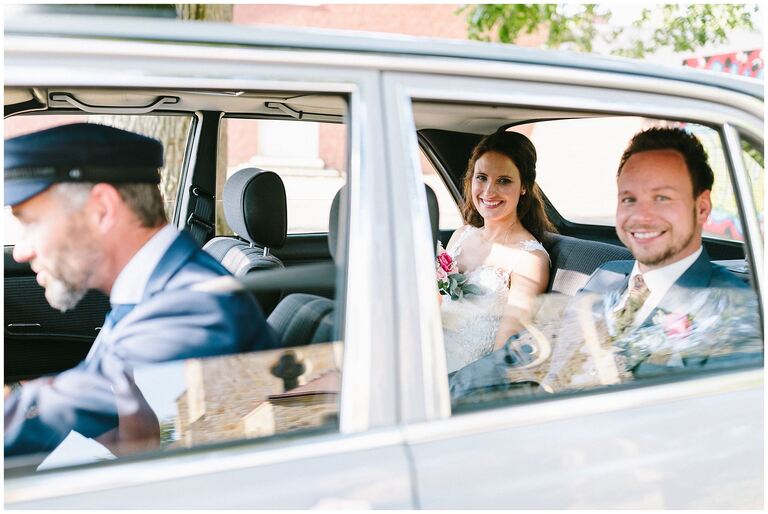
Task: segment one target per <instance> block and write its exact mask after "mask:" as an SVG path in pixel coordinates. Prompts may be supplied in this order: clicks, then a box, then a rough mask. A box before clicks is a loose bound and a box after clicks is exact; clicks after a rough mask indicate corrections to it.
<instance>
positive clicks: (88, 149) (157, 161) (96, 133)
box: [4, 123, 163, 205]
mask: <svg viewBox="0 0 768 514" xmlns="http://www.w3.org/2000/svg"><path fill="white" fill-rule="evenodd" d="M4 151H5V162H4V165H5V205H18V204H20V203H22V202H24V201H26V200H29V199H30V198H32V197H33V196H35V195H37V194H38V193H41V192H43V191H44V190H46V189H48V187H50V186H51V185H53V184H54V183H57V182H109V183H112V184H123V183H150V184H159V183H160V173H159V169H160V167H162V165H163V145H162V144H161V143H160V141H157V140H156V139H152V138H150V137H146V136H142V135H140V134H136V133H134V132H128V131H127V130H122V129H118V128H114V127H109V126H106V125H97V124H94V123H73V124H70V125H61V126H58V127H53V128H49V129H46V130H40V131H37V132H32V133H30V134H25V135H22V136H17V137H14V138H11V139H7V140H6V141H5V148H4Z"/></svg>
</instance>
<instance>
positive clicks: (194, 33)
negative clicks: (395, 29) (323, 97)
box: [5, 12, 764, 100]
mask: <svg viewBox="0 0 768 514" xmlns="http://www.w3.org/2000/svg"><path fill="white" fill-rule="evenodd" d="M136 20H137V19H136V18H133V19H131V20H130V22H126V18H124V17H106V16H99V17H94V16H86V15H71V14H69V15H68V14H56V15H51V14H33V13H23V12H22V13H19V14H12V15H10V16H8V17H7V18H6V20H5V34H6V36H8V35H39V36H45V37H50V36H59V37H80V38H107V39H123V40H137V41H152V42H169V43H194V44H200V43H205V44H219V45H234V46H255V47H265V48H279V49H303V50H325V51H344V52H355V53H366V54H381V55H396V56H414V57H440V58H455V59H470V60H476V61H494V62H509V63H518V64H532V65H537V66H552V67H562V68H569V69H582V70H590V71H602V72H613V73H620V74H623V75H628V76H631V75H634V76H637V77H655V78H661V79H671V80H677V81H683V82H689V83H693V84H701V85H708V86H715V87H719V88H722V89H727V90H731V91H735V92H739V93H742V94H746V95H749V96H752V97H755V98H758V99H760V100H763V98H764V88H763V82H762V81H761V80H757V79H752V78H747V77H741V76H734V75H727V74H724V73H716V72H711V71H708V70H697V69H694V68H690V67H686V66H682V65H681V66H672V65H664V64H658V63H649V62H643V61H641V60H637V59H627V58H619V57H606V56H601V55H596V54H582V53H575V52H565V51H552V50H541V49H534V48H523V47H519V46H515V45H509V44H500V43H485V42H478V41H466V40H451V39H438V38H425V37H416V36H407V35H401V34H381V33H374V32H356V31H346V30H345V31H341V30H329V29H317V28H293V27H292V28H280V27H266V26H258V27H256V26H253V25H236V24H231V23H217V22H195V21H180V20H169V19H162V18H142V19H141V20H140V22H134V21H136ZM201 29H204V30H201Z"/></svg>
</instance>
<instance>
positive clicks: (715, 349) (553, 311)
mask: <svg viewBox="0 0 768 514" xmlns="http://www.w3.org/2000/svg"><path fill="white" fill-rule="evenodd" d="M494 107H496V109H495V111H494V112H495V113H496V112H498V113H499V114H501V113H503V112H504V109H503V108H498V106H494ZM439 109H440V106H439V104H436V103H433V104H422V105H418V103H416V107H415V112H416V115H415V118H416V123H417V126H419V127H420V129H441V130H442V131H443V133H442V135H443V137H442V138H434V139H432V140H430V141H429V142H430V144H431V145H432V146H434V147H435V150H436V151H437V152H439V154H441V155H447V156H450V158H451V159H452V162H451V163H447V165H448V166H452V168H451V170H450V171H451V175H452V176H454V177H457V176H461V174H462V173H463V170H462V169H461V167H462V166H464V165H465V164H463V163H465V162H466V159H468V158H469V153H470V152H471V148H469V147H467V148H466V150H461V151H462V152H463V151H466V153H467V155H466V156H462V155H458V153H459V150H457V149H458V147H459V145H458V144H457V143H456V142H457V141H462V140H468V139H472V138H469V137H464V136H461V137H459V136H450V132H449V131H450V130H455V127H454V126H444V125H443V126H429V125H428V122H429V121H431V120H442V119H444V118H442V117H441V116H440V115H439V114H440V113H439V112H438V111H439ZM482 111H483V109H482V108H477V107H476V106H469V105H468V106H466V108H465V109H462V108H461V107H459V106H458V105H457V104H456V103H452V104H450V114H451V117H450V120H451V121H452V122H453V123H454V125H455V126H459V127H460V126H467V127H471V126H473V125H478V124H481V123H485V122H486V120H485V119H475V116H477V114H475V113H476V112H482ZM509 112H510V113H511V115H510V117H511V118H513V119H511V120H510V124H512V123H513V122H518V123H517V124H516V125H512V127H513V128H510V129H508V130H509V131H513V132H518V133H522V134H523V135H525V136H527V137H528V138H529V139H530V141H531V142H532V143H533V145H534V147H535V149H536V153H537V155H538V160H537V166H536V174H537V181H538V183H539V184H540V186H541V188H542V190H543V191H544V193H545V194H546V195H547V197H548V198H549V200H550V201H551V202H552V204H553V205H554V207H555V208H556V209H557V210H558V211H559V212H560V213H561V214H562V215H563V216H565V217H566V218H567V219H568V220H570V221H574V222H578V223H584V224H589V225H604V226H608V227H615V224H616V211H617V209H616V202H617V185H616V169H617V166H618V164H619V162H620V158H621V155H622V153H623V151H624V148H625V147H626V145H627V144H628V142H629V141H630V140H631V139H632V137H633V136H634V135H635V134H636V133H638V132H640V131H642V130H644V129H647V128H650V127H670V128H681V129H683V130H685V131H687V132H689V133H692V134H694V135H695V136H696V137H697V138H698V139H699V140H700V141H701V143H702V145H703V146H704V148H705V150H706V152H707V154H708V156H709V162H710V165H711V167H712V168H713V171H714V173H715V187H714V188H713V190H712V195H711V196H712V202H713V215H712V216H711V217H710V221H709V222H708V223H707V225H706V226H705V231H704V234H705V235H706V236H708V237H711V238H713V239H715V241H713V242H712V243H711V245H708V251H710V253H711V254H712V255H715V254H717V256H715V257H713V258H715V259H723V264H724V265H726V266H729V267H728V269H729V271H728V272H724V271H722V270H719V271H717V272H716V274H718V277H719V278H718V279H717V280H715V279H712V278H709V277H711V276H712V275H713V271H712V268H711V264H702V265H699V264H695V263H694V264H690V265H689V267H687V269H686V270H685V273H687V275H686V277H687V278H686V279H685V281H684V282H682V283H680V284H677V283H675V284H674V285H673V284H666V286H668V287H669V290H668V292H667V293H666V294H665V295H663V296H662V297H652V296H649V293H648V292H647V291H648V289H647V288H645V292H644V291H643V288H642V287H640V286H638V289H637V291H635V292H633V293H632V294H633V297H632V298H633V299H632V300H631V301H630V300H629V299H628V297H627V294H628V293H625V291H628V290H629V288H628V287H627V284H626V281H627V280H628V279H627V278H626V275H625V273H624V272H626V274H629V273H630V272H631V271H632V264H633V261H632V254H631V253H630V250H631V251H636V252H639V251H641V250H642V248H639V247H638V246H637V245H630V246H631V248H630V249H627V248H624V247H623V246H620V243H619V240H618V239H615V240H614V241H613V245H608V244H605V242H604V241H605V239H604V238H605V237H606V236H605V234H604V231H603V230H600V231H599V233H598V232H597V231H595V230H594V228H591V227H578V226H577V227H576V229H574V231H573V232H569V236H571V238H570V239H568V240H566V241H564V242H563V244H556V243H558V241H557V240H553V239H551V238H547V237H546V236H544V237H542V240H541V242H542V243H543V246H544V247H545V248H546V249H547V251H548V255H547V256H546V257H545V256H543V254H541V253H540V254H539V255H541V257H542V258H544V259H546V260H545V262H546V263H547V264H548V265H549V266H548V268H549V272H546V271H544V272H542V273H538V272H537V271H536V269H537V267H535V266H533V265H532V264H531V262H536V261H535V260H534V261H532V260H531V259H532V257H531V254H532V252H541V250H540V249H539V250H536V248H538V247H537V246H536V245H533V244H529V243H520V245H521V246H514V245H507V244H504V243H503V239H502V240H501V241H502V242H496V243H491V245H490V246H491V247H490V248H488V244H489V242H488V239H487V238H486V237H485V236H486V235H485V234H481V233H479V232H478V231H477V230H475V231H472V230H465V231H464V232H463V233H461V234H460V236H459V237H455V238H454V240H453V241H452V243H451V244H450V245H448V247H447V253H448V256H447V257H450V259H448V258H447V257H442V258H439V259H438V260H437V262H436V263H435V264H434V265H435V268H436V271H437V275H438V276H437V277H436V280H435V286H434V287H435V289H436V290H439V289H441V288H442V289H443V294H441V296H440V311H441V315H440V321H441V324H442V327H443V330H442V335H443V344H444V347H445V351H446V365H447V371H448V373H449V375H448V384H449V390H450V394H451V402H452V409H453V413H454V414H460V413H463V412H468V411H473V410H476V409H486V408H491V407H496V406H501V405H508V404H510V403H514V402H519V401H528V400H531V399H535V400H540V399H546V398H552V397H554V396H556V395H560V394H576V393H580V392H586V391H593V390H599V389H602V388H607V387H612V388H616V387H624V386H626V385H630V384H632V385H635V384H642V383H657V382H659V381H667V380H677V379H682V378H684V377H695V376H696V375H697V374H700V373H702V372H708V371H711V370H722V369H728V368H733V367H749V366H760V365H762V355H763V342H762V331H761V328H760V327H761V323H760V317H759V311H758V301H757V296H756V294H755V291H754V290H753V289H752V288H750V287H749V286H748V274H747V273H746V272H745V268H744V265H745V261H744V254H743V248H742V246H741V245H733V244H731V243H730V242H731V241H742V240H743V239H744V236H743V234H742V232H741V230H740V223H738V219H739V218H738V213H737V209H736V199H735V196H734V192H733V188H732V187H731V182H730V177H729V173H728V169H727V166H726V161H725V159H724V153H723V148H722V143H721V139H720V137H719V133H718V132H717V131H715V130H714V129H712V128H709V127H705V126H702V125H698V124H693V123H681V122H671V121H667V120H658V119H647V118H641V117H606V118H585V117H578V116H574V118H573V119H568V120H560V121H541V122H532V123H526V124H520V123H519V116H520V111H518V110H516V109H513V108H510V109H509ZM420 115H421V116H422V118H421V119H420V118H419V116H420ZM459 116H461V118H459ZM532 117H533V118H536V119H539V118H540V119H547V118H549V117H550V116H548V115H547V113H545V112H537V113H535V116H532ZM514 118H518V119H514ZM496 123H497V126H504V125H505V122H504V120H501V119H498V120H496ZM492 132H493V128H490V129H489V130H486V131H485V132H484V133H492ZM422 134H424V135H425V137H429V131H428V130H423V131H422ZM441 144H443V145H451V147H450V148H440V146H439V145H441ZM510 144H512V143H510ZM441 150H442V151H441ZM749 154H750V152H749V151H748V150H747V149H746V148H745V159H747V158H748V157H749V158H752V159H753V160H754V161H759V160H760V157H759V156H758V157H753V156H750V155H749ZM488 162H494V161H493V160H489V161H488ZM487 166H490V164H487ZM493 172H494V170H490V171H489V173H491V174H492V173H493ZM751 173H752V176H753V177H754V176H756V175H755V172H754V171H752V172H751ZM757 173H758V175H759V172H757ZM484 177H485V179H487V178H488V175H485V176H484ZM478 180H480V179H478ZM494 183H495V184H496V189H495V192H494V193H493V194H492V196H493V198H492V200H491V203H492V204H497V207H494V206H489V207H487V209H486V211H484V212H487V213H488V214H489V215H491V214H492V213H493V212H496V211H491V210H490V209H494V208H501V209H503V208H504V204H505V201H515V200H516V199H515V198H514V195H515V194H519V193H515V191H516V189H515V187H514V186H515V182H514V180H512V181H510V180H507V181H506V182H502V181H501V179H498V180H496V181H495V182H494ZM489 187H490V186H489ZM504 188H508V189H504ZM638 194H639V195H641V194H643V193H642V192H640V193H638ZM688 200H689V203H690V206H689V205H683V206H682V207H680V208H676V207H678V206H680V205H681V204H680V203H676V204H675V206H674V207H670V205H669V204H663V203H662V202H664V201H665V197H664V195H656V196H653V201H654V202H656V201H658V202H659V203H658V205H657V206H654V207H653V208H654V209H659V211H657V218H659V219H660V218H662V217H663V218H664V220H667V221H668V222H669V223H668V224H664V225H659V226H660V227H661V232H662V234H661V235H660V236H648V237H645V240H648V238H649V237H660V238H661V239H660V241H661V242H662V243H663V244H661V246H664V247H665V248H668V247H674V246H675V244H677V243H681V244H682V243H684V242H685V241H686V237H687V236H686V234H687V232H686V230H690V231H692V230H693V228H692V227H693V226H694V225H695V220H694V205H693V199H692V198H691V199H688ZM498 206H501V207H498ZM688 207H690V209H688ZM669 209H671V210H669ZM662 211H663V212H662ZM502 212H503V211H502ZM481 215H482V212H481ZM499 216H500V215H499ZM726 219H727V220H730V224H729V225H728V226H727V227H728V228H725V225H722V226H721V225H719V224H718V223H719V222H722V220H726ZM667 221H664V222H663V223H667ZM654 229H655V226H653V227H651V226H649V227H646V228H645V230H646V231H648V232H650V233H652V231H653V230H654ZM691 233H692V232H691ZM643 235H644V236H646V235H648V234H643ZM665 235H669V236H670V237H669V239H674V240H675V241H676V243H675V244H671V243H673V242H675V241H671V242H670V244H667V243H666V240H665V239H664V237H665ZM574 236H575V237H574ZM558 237H561V236H555V238H558ZM593 239H595V240H599V241H600V242H599V243H598V242H597V241H593ZM473 247H474V248H476V250H474V251H473ZM672 251H674V248H672ZM651 253H653V252H651ZM662 253H663V252H662ZM547 257H548V258H547ZM622 259H625V260H626V259H628V260H627V261H626V262H627V263H628V265H627V266H628V267H627V268H626V269H623V268H621V269H620V271H621V273H619V272H618V271H619V268H616V269H615V270H613V271H610V272H609V271H600V272H599V273H600V276H599V278H598V281H597V282H591V283H590V284H592V285H591V286H590V287H589V288H588V289H587V290H586V291H582V288H584V286H585V285H587V282H588V281H589V280H590V277H591V276H592V274H593V273H594V272H596V271H597V270H598V268H599V267H600V266H601V264H603V263H605V262H607V261H616V260H622ZM652 260H653V258H647V259H646V262H650V261H652ZM616 266H618V265H616ZM731 270H733V272H731ZM454 274H455V275H454ZM451 277H453V278H451ZM507 277H509V278H507ZM650 277H653V275H649V278H648V281H649V283H651V284H654V283H656V282H654V281H655V280H656V279H655V278H650ZM657 277H658V275H657ZM547 279H549V280H547ZM537 281H538V283H539V284H541V286H540V288H541V289H539V290H537V291H534V292H531V291H532V289H531V288H530V284H535V283H536V282H537ZM686 283H690V284H696V287H692V288H688V287H686V286H685V285H684V284H686ZM649 287H652V288H656V285H651V286H649ZM541 290H543V291H544V294H535V293H536V292H539V291H541ZM656 290H658V289H656ZM646 301H647V302H648V303H645V302H646ZM502 330H504V332H501V331H502ZM504 337H506V338H505V339H504ZM500 338H501V339H500Z"/></svg>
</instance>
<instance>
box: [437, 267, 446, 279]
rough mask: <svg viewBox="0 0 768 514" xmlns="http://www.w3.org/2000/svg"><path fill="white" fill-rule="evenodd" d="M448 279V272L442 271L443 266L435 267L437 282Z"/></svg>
mask: <svg viewBox="0 0 768 514" xmlns="http://www.w3.org/2000/svg"><path fill="white" fill-rule="evenodd" d="M447 279H448V272H447V271H445V270H444V269H443V266H442V265H440V266H438V267H437V280H447Z"/></svg>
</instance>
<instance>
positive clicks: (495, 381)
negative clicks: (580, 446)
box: [450, 128, 759, 397]
mask: <svg viewBox="0 0 768 514" xmlns="http://www.w3.org/2000/svg"><path fill="white" fill-rule="evenodd" d="M713 181H714V175H713V173H712V169H711V168H710V166H709V164H708V163H707V156H706V152H705V151H704V148H703V147H702V145H701V143H700V142H699V141H698V140H697V139H696V137H695V136H693V135H691V134H689V133H687V132H685V131H684V130H681V129H676V128H651V129H648V130H646V131H644V132H641V133H639V134H637V135H635V137H634V138H633V139H632V141H631V142H630V144H629V146H628V147H627V149H626V150H625V151H624V153H623V155H622V157H621V162H620V164H619V169H618V174H617V185H618V204H617V208H616V232H617V234H618V236H619V238H620V239H621V241H622V242H623V243H624V244H625V245H626V246H627V248H628V249H629V250H630V251H631V252H632V254H633V256H634V257H635V260H634V261H613V262H608V263H605V264H604V265H603V266H601V267H600V268H599V269H597V270H596V271H595V272H594V273H593V275H592V276H591V277H590V279H589V281H588V282H587V284H586V286H585V287H584V289H582V291H580V295H579V297H582V299H583V298H584V297H587V296H589V293H592V296H593V297H595V298H599V297H598V296H596V295H595V293H600V294H601V295H604V296H602V298H603V301H602V305H603V307H606V306H607V307H608V308H603V309H598V311H602V312H597V311H596V313H597V314H598V317H600V318H602V319H603V320H604V321H605V323H604V324H603V325H607V331H604V332H603V334H602V335H603V339H604V340H605V339H608V338H611V339H612V340H613V342H614V344H615V342H616V341H617V340H621V339H622V338H623V339H624V340H630V341H632V340H633V339H634V342H633V343H631V344H634V345H638V346H643V345H645V346H647V344H648V343H646V342H645V341H643V338H644V337H646V336H647V335H650V334H652V333H655V334H656V335H658V334H662V335H663V334H668V333H671V332H670V331H672V332H674V333H675V335H676V337H677V335H679V334H680V333H681V332H685V331H686V330H693V329H692V328H691V327H692V321H691V320H692V319H694V318H695V317H697V316H698V319H699V320H700V321H701V322H700V323H699V326H701V327H704V326H706V327H707V328H706V330H707V331H708V332H709V331H711V338H716V339H717V341H718V342H717V343H716V344H712V345H711V346H708V347H707V348H709V349H714V348H717V350H718V352H719V353H720V354H722V353H723V351H722V349H723V347H724V346H725V347H726V348H730V346H727V345H728V344H729V343H728V342H725V343H724V344H723V345H720V346H718V344H719V342H720V340H722V339H723V338H726V337H728V335H729V334H730V336H731V337H732V338H735V339H736V340H737V341H736V342H738V339H739V338H742V337H743V338H744V339H745V340H749V341H750V342H753V341H755V340H757V339H759V334H758V332H759V319H758V317H757V316H758V313H757V310H756V309H757V302H756V298H755V296H754V294H753V292H752V291H749V290H747V289H748V288H749V287H750V286H749V284H748V283H747V282H745V281H744V280H743V279H742V278H740V277H738V276H736V275H735V274H733V273H731V272H730V271H728V270H727V269H725V268H723V267H722V266H719V265H717V264H714V263H712V262H710V259H709V256H708V255H707V252H706V250H705V249H704V248H703V246H702V239H701V235H702V228H703V225H704V223H705V222H706V220H707V217H708V216H709V214H710V212H711V210H712V202H711V199H710V193H711V189H712V184H713ZM707 288H711V289H707ZM737 290H738V291H742V290H743V293H742V292H738V291H737ZM579 301H580V300H579V298H578V297H577V298H574V299H573V300H572V301H571V302H570V303H569V305H568V307H567V308H566V309H565V311H564V312H569V311H570V312H571V314H573V311H575V310H576V305H577V303H578V302H579ZM597 303H600V302H597ZM583 305H584V303H583V302H582V306H581V307H580V308H581V311H582V312H583V310H584V309H583ZM720 306H727V309H726V310H727V312H726V313H725V314H726V315H725V316H721V314H723V313H722V312H718V311H717V308H718V307H720ZM689 310H690V311H694V310H695V311H696V312H688V311H689ZM681 311H682V315H681V314H680V313H681ZM575 317H576V315H575V314H573V315H572V316H571V318H575ZM567 319H568V317H567V316H565V317H564V318H563V320H564V321H563V326H565V323H566V321H565V320H567ZM713 320H717V322H718V323H720V324H719V325H717V326H715V325H713V323H714V321H713ZM657 325H658V326H660V327H661V328H663V329H664V330H662V329H661V328H660V329H659V330H656V331H655V332H653V330H654V329H655V328H656V326H657ZM572 328H573V327H571V329H572ZM571 329H569V330H571ZM712 329H715V330H712ZM702 330H703V328H702ZM562 332H563V330H561V331H560V332H559V333H558V335H559V336H560V341H561V342H560V345H561V347H562V345H563V342H562V341H563V339H564V338H563V335H564V334H563V333H562ZM606 332H607V333H606ZM686 333H687V332H686ZM691 335H693V336H695V337H699V338H700V334H691ZM577 337H581V335H580V336H577ZM571 339H572V340H573V341H574V343H573V345H574V346H575V342H578V344H579V346H584V342H583V339H578V340H576V339H574V338H573V337H572V338H571ZM700 339H701V338H700ZM520 340H527V334H522V335H521V336H520ZM520 340H517V341H512V342H511V344H508V345H507V348H505V349H502V350H499V351H498V352H494V354H491V355H489V356H488V357H486V358H484V359H481V360H480V361H477V362H476V363H474V364H472V365H470V366H467V367H466V368H464V369H463V370H460V371H459V372H457V373H456V374H455V375H453V376H451V379H450V380H451V391H452V394H453V395H454V397H455V396H459V395H460V394H461V393H463V392H466V391H468V390H471V389H477V388H481V387H485V386H487V385H495V386H497V385H499V384H500V382H499V381H500V380H501V379H502V377H508V371H507V370H505V369H504V365H503V362H506V363H509V362H510V355H509V352H510V347H512V346H520ZM682 340H683V339H682V338H673V339H671V341H673V342H679V341H682ZM691 340H693V338H691ZM711 340H712V339H710V341H711ZM592 346H593V347H595V346H594V345H592ZM746 346H749V345H746ZM607 347H608V348H610V343H609V344H608V345H607ZM630 350H631V351H630V352H629V353H632V352H633V351H634V350H635V348H631V349H630ZM644 350H645V353H642V355H641V357H639V358H638V357H637V355H635V357H634V362H633V363H632V374H633V375H634V376H635V377H636V378H637V377H638V376H642V375H644V374H646V373H647V374H654V373H658V372H659V370H660V369H659V362H658V359H656V362H654V358H653V357H654V356H652V355H650V353H649V351H648V350H647V349H644ZM750 351H751V347H750ZM578 353H585V352H584V351H581V352H579V351H576V352H575V353H574V352H573V351H572V352H571V353H570V356H571V357H573V355H576V354H578ZM634 353H637V352H634ZM705 353H706V352H705ZM725 353H727V352H725ZM737 353H739V356H737V357H734V358H742V357H744V354H741V353H740V352H737ZM513 357H514V355H513ZM555 357H556V356H555V354H553V356H552V359H551V360H552V362H551V363H549V364H544V366H547V365H549V366H556V365H557V363H556V362H554V361H555V360H556V359H555ZM649 357H650V358H649ZM720 357H722V355H720V356H719V358H720ZM725 358H726V359H728V358H729V357H728V356H727V355H726V356H725ZM747 358H754V355H753V354H748V355H747ZM504 359H505V360H504ZM512 360H513V361H514V360H515V359H514V358H513V359H512ZM707 360H708V358H707V357H704V358H703V359H699V360H698V361H697V362H698V363H699V364H700V365H702V366H703V365H706V364H707ZM714 360H716V359H712V361H714ZM731 360H733V358H732V359H731ZM483 361H485V362H483ZM690 362H691V361H688V362H682V361H677V362H675V363H674V365H675V366H677V367H686V366H687V365H689V364H690ZM718 362H723V360H722V359H720V360H719V361H718ZM711 364H712V362H710V365H711ZM663 365H664V366H667V365H670V362H668V361H664V362H663ZM507 367H508V366H507ZM664 369H668V368H664ZM540 376H541V375H540ZM550 376H551V374H550Z"/></svg>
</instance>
